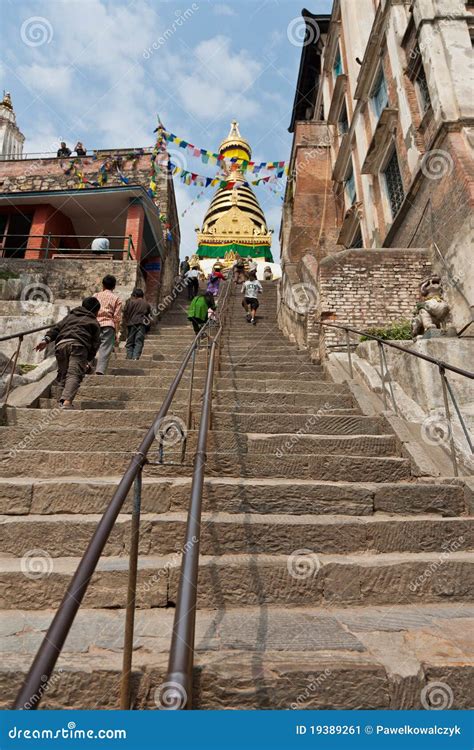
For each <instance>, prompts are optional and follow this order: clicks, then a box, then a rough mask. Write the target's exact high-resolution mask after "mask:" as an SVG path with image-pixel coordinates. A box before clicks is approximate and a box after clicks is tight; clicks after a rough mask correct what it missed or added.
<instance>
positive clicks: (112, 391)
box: [41, 382, 354, 411]
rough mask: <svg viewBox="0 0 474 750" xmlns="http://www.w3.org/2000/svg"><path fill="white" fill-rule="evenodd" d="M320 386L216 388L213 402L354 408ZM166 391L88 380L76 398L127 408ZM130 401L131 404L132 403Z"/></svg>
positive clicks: (182, 393)
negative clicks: (311, 389) (311, 390)
mask: <svg viewBox="0 0 474 750" xmlns="http://www.w3.org/2000/svg"><path fill="white" fill-rule="evenodd" d="M323 389H324V390H323ZM321 390H322V392H321V393H320V394H317V393H316V394H307V393H285V392H279V391H269V392H266V393H259V392H258V391H241V390H239V391H238V392H237V391H235V390H224V389H220V390H217V391H216V392H215V396H214V403H215V404H216V405H217V406H220V405H222V404H225V405H226V406H227V407H228V408H232V406H233V407H235V408H242V407H245V406H246V405H247V406H248V405H252V406H260V407H262V406H266V407H267V408H268V409H272V408H273V409H276V410H277V409H279V408H280V409H281V408H282V407H303V408H305V409H311V408H313V409H314V408H315V409H323V410H325V409H333V408H351V407H353V406H354V400H353V397H352V396H351V395H349V394H338V393H334V391H332V390H331V384H326V383H322V384H321ZM187 391H188V388H187V383H186V382H182V383H180V385H179V386H178V390H177V394H176V396H175V398H176V399H177V402H179V399H180V398H181V399H187ZM167 393H168V389H167V388H166V387H165V386H164V387H163V388H148V387H146V386H145V387H141V388H139V389H138V388H128V387H126V386H122V387H117V388H116V387H114V386H96V387H88V386H87V384H86V385H83V386H82V388H81V390H80V391H79V394H78V396H77V397H76V398H77V401H79V402H82V403H84V402H86V403H88V402H93V401H101V402H104V403H107V402H115V401H119V402H126V404H127V408H132V409H133V408H136V407H134V406H133V405H132V404H133V403H134V402H137V401H141V402H143V401H145V403H147V405H148V408H149V406H150V404H152V403H154V404H157V405H158V406H159V405H160V404H161V403H162V402H163V400H164V398H165V396H166V395H167ZM53 394H57V395H58V396H59V389H58V388H56V387H55V388H54V389H53ZM196 398H197V396H196ZM196 398H195V401H196ZM129 404H130V405H131V406H130V407H129ZM41 405H42V406H48V405H49V404H47V403H43V402H41ZM83 408H84V407H83ZM111 408H113V407H111ZM247 411H248V409H247ZM300 411H301V410H300Z"/></svg>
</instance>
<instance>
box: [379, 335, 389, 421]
mask: <svg viewBox="0 0 474 750" xmlns="http://www.w3.org/2000/svg"><path fill="white" fill-rule="evenodd" d="M377 346H378V349H379V361H380V380H381V382H382V396H383V408H384V409H386V408H387V394H386V392H385V375H384V367H383V354H382V344H381V342H380V341H377Z"/></svg>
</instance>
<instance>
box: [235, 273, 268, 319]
mask: <svg viewBox="0 0 474 750" xmlns="http://www.w3.org/2000/svg"><path fill="white" fill-rule="evenodd" d="M240 291H241V293H242V294H243V295H244V298H243V300H242V307H243V308H244V310H245V312H246V313H247V322H248V323H251V324H252V325H254V326H255V325H257V321H256V319H255V315H256V313H257V310H258V307H259V302H258V295H259V294H262V292H263V288H262V285H261V283H260V282H259V281H257V273H256V271H251V272H250V273H249V277H248V280H247V281H245V282H244V283H243V284H242V289H241V290H240Z"/></svg>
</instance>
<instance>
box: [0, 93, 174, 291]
mask: <svg viewBox="0 0 474 750" xmlns="http://www.w3.org/2000/svg"><path fill="white" fill-rule="evenodd" d="M5 99H6V98H4V102H3V105H2V106H3V107H4V108H5V107H7V109H8V106H9V107H10V109H8V111H9V112H10V115H11V118H10V119H11V122H13V123H15V115H14V112H13V108H12V107H11V100H10V97H8V101H7V103H6V104H5ZM7 105H8V106H7ZM15 127H16V125H15ZM18 132H19V131H18ZM10 135H11V133H6V135H5V139H6V141H5V142H7V146H8V144H10V145H11V138H10ZM20 135H21V134H20ZM22 138H23V136H21V139H22ZM21 139H20V140H19V141H18V143H17V144H16V146H17V147H18V148H15V151H14V152H8V153H7V152H6V151H5V148H6V147H7V146H5V143H2V144H1V145H2V154H3V156H2V159H1V160H0V268H1V269H2V271H3V272H4V274H5V273H7V274H8V273H9V274H13V275H15V274H17V275H18V274H22V273H26V272H27V273H30V274H31V273H33V272H35V273H37V274H41V275H42V278H43V280H44V283H46V284H47V285H48V286H51V288H52V292H53V296H54V297H55V298H56V299H58V298H61V297H63V298H71V297H76V296H80V294H81V293H83V292H87V289H90V283H91V280H93V281H94V283H97V279H100V275H101V273H102V274H103V271H104V270H105V271H107V269H108V271H109V272H113V273H114V274H115V275H116V276H117V278H118V279H119V281H120V279H121V278H122V279H127V284H125V286H130V283H132V284H133V281H134V279H137V280H140V283H143V284H144V286H145V290H146V293H147V297H148V298H149V299H150V301H152V302H158V301H159V300H160V299H162V298H163V297H164V296H166V295H167V294H169V293H170V291H171V289H172V287H173V284H174V281H175V277H176V274H177V271H178V263H179V243H180V232H179V222H178V216H177V209H176V202H175V194H174V188H173V181H172V177H171V174H170V171H169V168H168V164H167V159H166V155H164V156H163V155H161V154H158V155H157V154H156V152H155V153H153V148H152V147H149V148H128V149H124V148H121V149H114V150H102V149H101V150H100V151H92V152H87V153H86V155H85V156H84V155H82V156H77V155H75V154H71V155H70V156H63V157H61V158H60V157H58V156H57V153H56V152H53V153H44V154H29V153H22V151H21V148H20V146H21V145H22V140H21ZM20 141H21V143H20ZM58 146H59V144H58ZM101 235H105V236H106V237H107V238H108V240H109V249H107V250H106V251H104V252H102V253H98V252H96V251H93V250H92V249H91V245H92V242H93V240H94V238H95V237H97V236H101ZM67 279H69V281H67Z"/></svg>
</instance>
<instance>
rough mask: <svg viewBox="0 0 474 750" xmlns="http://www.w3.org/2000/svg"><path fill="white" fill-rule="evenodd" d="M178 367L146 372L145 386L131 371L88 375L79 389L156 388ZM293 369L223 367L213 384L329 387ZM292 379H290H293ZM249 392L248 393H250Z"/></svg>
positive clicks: (317, 376)
mask: <svg viewBox="0 0 474 750" xmlns="http://www.w3.org/2000/svg"><path fill="white" fill-rule="evenodd" d="M177 369H178V368H177V367H171V366H168V367H166V368H165V367H164V366H162V365H156V366H155V367H150V368H148V369H147V373H146V376H147V382H146V383H145V382H144V380H143V375H142V374H136V372H135V370H130V374H127V375H122V374H121V372H120V370H115V371H112V372H108V373H107V374H106V375H88V376H87V377H86V378H85V379H84V381H83V384H82V388H84V387H85V386H86V385H87V386H123V385H125V386H130V387H132V386H137V387H140V388H141V387H142V386H143V385H147V386H148V387H150V386H151V387H154V388H156V387H158V386H159V385H160V384H161V383H165V382H166V383H171V381H172V380H173V379H174V377H175V376H176V372H177ZM295 369H296V368H292V369H291V368H289V367H288V368H287V369H286V370H278V369H277V368H276V367H275V369H274V370H270V371H269V370H268V368H264V367H262V368H261V370H259V371H258V373H256V372H255V371H254V370H252V368H251V367H248V366H242V365H236V366H235V367H233V368H232V367H229V366H228V365H227V366H222V367H221V369H220V370H217V371H216V375H215V382H216V383H219V384H220V383H222V382H224V383H225V382H227V381H232V382H238V383H239V387H240V383H242V386H241V387H242V388H243V389H244V390H246V388H245V384H246V383H250V382H251V383H253V384H255V387H256V389H257V390H262V389H263V388H264V385H262V384H265V383H266V382H268V381H280V382H281V383H284V384H291V385H293V384H294V383H295V382H298V383H303V382H304V383H314V382H316V383H317V382H318V381H321V380H324V382H325V383H326V385H328V382H327V380H326V379H325V377H324V372H323V371H322V369H320V368H317V369H315V370H314V371H313V370H311V369H309V368H308V369H306V368H303V369H302V371H301V372H295ZM206 372H207V369H206V367H205V363H204V362H203V363H202V366H201V367H196V368H195V371H194V378H195V379H196V380H197V379H199V380H200V381H203V380H204V379H205V377H206ZM292 375H293V377H292ZM189 378H190V370H189V369H188V370H186V372H185V373H184V375H183V380H187V381H189ZM330 385H331V387H333V388H335V389H336V392H339V391H341V392H342V391H343V390H344V391H347V390H348V388H347V385H346V384H343V385H341V384H339V383H332V382H331V383H330ZM249 390H250V389H249Z"/></svg>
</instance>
